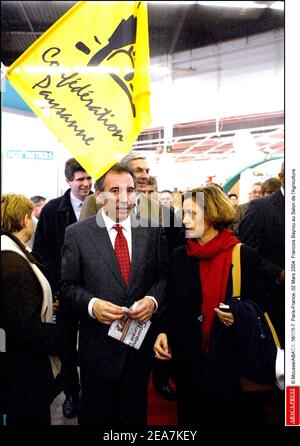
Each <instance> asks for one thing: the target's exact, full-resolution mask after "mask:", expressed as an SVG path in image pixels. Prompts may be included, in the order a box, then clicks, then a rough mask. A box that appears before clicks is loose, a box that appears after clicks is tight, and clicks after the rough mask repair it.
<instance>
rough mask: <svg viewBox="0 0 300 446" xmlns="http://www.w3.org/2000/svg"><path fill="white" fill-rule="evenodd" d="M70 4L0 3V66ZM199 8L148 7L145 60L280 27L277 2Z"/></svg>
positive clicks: (196, 4) (197, 5)
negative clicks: (146, 55) (148, 55)
mask: <svg viewBox="0 0 300 446" xmlns="http://www.w3.org/2000/svg"><path fill="white" fill-rule="evenodd" d="M75 3H76V2H74V1H1V41H2V42H1V62H2V63H4V65H6V66H9V65H11V64H12V63H13V62H14V61H15V60H16V59H17V58H18V57H19V56H20V55H21V54H22V53H23V52H24V51H25V50H26V49H27V48H28V47H29V46H30V45H31V44H32V43H33V42H34V41H35V40H36V39H37V38H38V37H39V36H40V35H41V34H42V33H43V32H45V31H46V30H47V29H48V28H49V27H50V26H51V25H53V24H54V23H55V22H56V21H57V20H58V19H59V18H60V17H61V16H62V15H63V14H64V13H65V12H66V11H67V10H68V9H70V8H71V7H72V6H73V5H74V4H75ZM201 3H202V2H179V1H178V2H161V1H158V2H151V1H150V2H147V4H148V15H149V44H150V57H155V56H158V55H162V54H173V53H175V52H178V51H183V50H189V49H194V48H199V47H201V46H206V45H209V44H212V43H218V42H224V41H226V40H230V39H236V38H240V37H245V36H250V35H252V34H257V33H260V32H265V31H270V30H274V29H278V28H282V27H283V26H284V14H283V13H282V11H280V10H277V9H272V8H271V6H272V5H273V4H275V3H280V2H275V1H257V2H252V3H256V4H257V5H258V6H263V5H267V6H268V7H266V8H261V7H258V8H250V9H248V8H243V7H232V8H228V7H212V6H210V5H206V4H201ZM203 3H209V2H203ZM212 3H213V2H212ZM219 3H224V2H219ZM225 3H226V2H225ZM238 3H245V4H246V3H250V2H238Z"/></svg>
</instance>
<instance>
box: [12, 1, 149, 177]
mask: <svg viewBox="0 0 300 446" xmlns="http://www.w3.org/2000/svg"><path fill="white" fill-rule="evenodd" d="M7 77H8V79H9V81H10V82H11V84H12V85H13V87H14V88H15V89H16V90H17V92H18V93H19V94H20V95H21V96H22V97H23V99H24V100H25V101H26V102H27V104H28V105H29V106H30V107H31V108H32V110H33V111H34V112H35V113H36V115H37V116H39V117H40V118H41V119H42V120H43V121H44V122H45V124H46V125H47V126H48V127H49V128H50V130H51V131H52V132H53V133H54V134H55V135H56V137H57V138H58V139H59V141H60V142H61V143H62V144H63V145H64V146H65V147H66V148H67V149H68V150H69V151H70V152H71V153H72V155H73V156H74V157H75V158H76V159H77V161H78V162H79V163H80V164H81V165H82V166H83V167H84V169H85V170H86V171H87V172H88V173H89V174H90V175H91V176H92V177H93V178H95V179H96V178H99V177H100V176H101V175H102V174H103V173H105V172H106V171H107V170H108V169H109V168H110V167H111V166H112V165H113V164H114V163H115V162H118V161H119V160H120V159H121V158H123V157H124V156H125V155H126V154H128V153H129V152H130V150H131V149H132V144H133V142H134V141H135V140H136V138H137V137H138V134H139V132H140V131H141V130H143V129H144V128H145V127H147V126H148V125H149V123H150V120H151V118H150V77H149V41H148V18H147V5H146V2H138V1H132V2H129V1H119V2H113V1H111V2H110V1H109V2H105V1H101V2H97V1H84V2H78V3H76V4H75V6H73V8H71V9H70V10H69V11H68V12H67V13H66V14H65V15H64V16H63V17H61V18H60V19H59V20H58V21H57V22H56V23H55V24H54V25H53V26H52V27H51V28H49V29H48V30H47V31H46V32H45V33H44V34H43V35H42V36H41V37H40V38H39V39H38V40H36V41H35V42H34V43H33V44H32V45H31V47H30V48H28V49H27V50H26V51H25V52H24V53H23V54H22V55H21V56H20V57H19V59H18V60H17V61H16V62H14V63H13V64H12V65H11V66H10V67H9V68H8V76H7Z"/></svg>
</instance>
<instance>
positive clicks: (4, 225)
mask: <svg viewBox="0 0 300 446" xmlns="http://www.w3.org/2000/svg"><path fill="white" fill-rule="evenodd" d="M33 210H34V204H33V203H32V201H30V200H29V198H27V197H25V196H24V195H17V194H3V195H1V231H7V232H18V231H21V230H22V229H23V227H24V218H25V215H28V217H31V214H32V211H33Z"/></svg>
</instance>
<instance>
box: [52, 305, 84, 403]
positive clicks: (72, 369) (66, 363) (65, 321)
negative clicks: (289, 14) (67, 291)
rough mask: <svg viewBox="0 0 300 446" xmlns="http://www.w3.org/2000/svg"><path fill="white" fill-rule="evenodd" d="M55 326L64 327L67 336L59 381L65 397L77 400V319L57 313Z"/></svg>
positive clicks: (78, 387) (78, 388)
mask: <svg viewBox="0 0 300 446" xmlns="http://www.w3.org/2000/svg"><path fill="white" fill-rule="evenodd" d="M56 320H57V324H62V325H64V327H66V332H67V336H68V342H67V348H66V350H65V352H64V353H63V355H62V356H61V371H60V373H61V379H62V389H63V392H64V393H65V395H66V396H67V397H70V396H72V397H73V398H78V394H79V390H80V384H79V375H78V370H77V367H78V356H77V355H78V353H77V332H78V319H77V318H76V317H74V316H72V317H70V316H69V315H66V314H64V313H61V312H58V314H57V319H56Z"/></svg>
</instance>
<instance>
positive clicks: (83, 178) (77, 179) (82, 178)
mask: <svg viewBox="0 0 300 446" xmlns="http://www.w3.org/2000/svg"><path fill="white" fill-rule="evenodd" d="M91 179H92V177H79V178H76V181H80V180H91Z"/></svg>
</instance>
